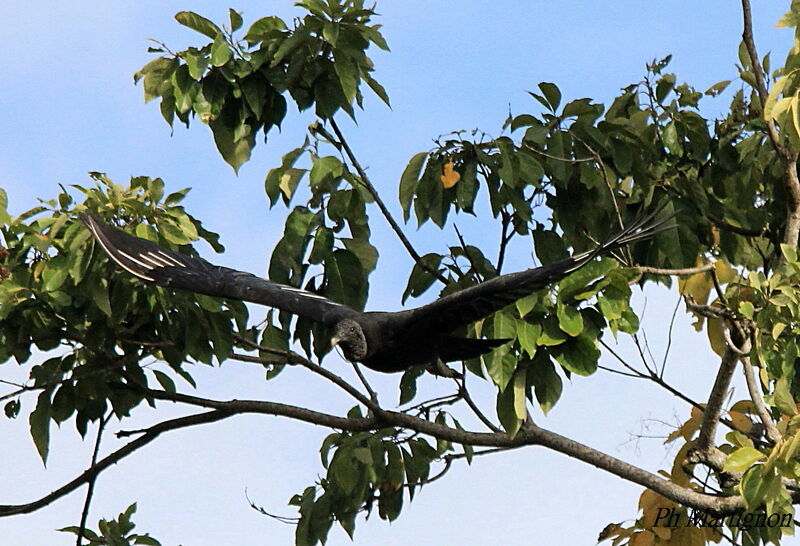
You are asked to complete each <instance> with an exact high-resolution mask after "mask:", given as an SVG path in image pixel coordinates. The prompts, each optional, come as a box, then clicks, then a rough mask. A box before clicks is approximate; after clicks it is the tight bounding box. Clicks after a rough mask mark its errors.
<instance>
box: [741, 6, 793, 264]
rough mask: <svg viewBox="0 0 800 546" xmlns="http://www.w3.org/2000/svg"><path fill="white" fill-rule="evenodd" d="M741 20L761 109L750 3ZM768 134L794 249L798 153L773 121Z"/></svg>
mask: <svg viewBox="0 0 800 546" xmlns="http://www.w3.org/2000/svg"><path fill="white" fill-rule="evenodd" d="M742 18H743V20H744V24H743V29H742V40H743V41H744V44H745V47H746V48H747V54H748V56H749V57H750V64H752V65H753V75H754V76H755V79H756V91H757V92H758V98H759V99H760V100H761V108H762V110H763V108H764V105H765V104H766V103H767V97H768V95H769V93H768V92H767V85H766V83H765V82H764V72H763V70H762V69H761V61H760V60H759V58H758V52H757V51H756V44H755V41H754V40H753V16H752V13H751V10H750V0H742ZM765 121H766V124H767V134H768V135H769V139H770V141H771V142H772V146H773V147H774V148H775V151H776V152H777V154H778V157H780V159H781V166H782V167H783V172H784V185H785V187H786V192H787V194H788V197H789V198H788V199H787V200H786V228H785V229H784V232H783V242H784V243H785V244H787V245H789V246H791V247H792V248H797V243H798V237H799V236H800V179H799V178H798V175H797V157H798V153H797V151H796V150H794V149H792V147H791V145H790V144H788V143H787V144H786V145H785V146H783V145H781V137H780V134H779V133H778V128H777V126H776V125H775V120H773V119H767V118H766V117H765ZM778 260H779V262H780V263H782V262H783V256H782V255H779V258H778Z"/></svg>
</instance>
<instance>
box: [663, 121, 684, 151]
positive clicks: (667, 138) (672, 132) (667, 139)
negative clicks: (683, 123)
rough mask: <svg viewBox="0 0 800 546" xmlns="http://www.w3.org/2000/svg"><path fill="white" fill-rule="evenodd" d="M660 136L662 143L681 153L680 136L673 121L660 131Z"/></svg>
mask: <svg viewBox="0 0 800 546" xmlns="http://www.w3.org/2000/svg"><path fill="white" fill-rule="evenodd" d="M661 138H662V139H664V144H665V145H666V147H667V149H668V150H669V151H670V152H671V153H673V154H675V155H682V154H683V146H682V145H681V141H680V137H679V136H678V129H677V127H676V125H675V122H672V121H671V122H669V123H668V124H667V126H666V127H664V130H663V131H662V133H661Z"/></svg>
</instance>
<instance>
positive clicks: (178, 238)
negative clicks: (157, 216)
mask: <svg viewBox="0 0 800 546" xmlns="http://www.w3.org/2000/svg"><path fill="white" fill-rule="evenodd" d="M158 232H159V233H160V234H161V236H162V237H164V239H166V240H167V241H169V242H170V243H172V244H174V245H185V244H189V243H191V242H192V240H191V238H189V236H188V235H187V234H186V233H184V231H183V230H182V229H181V228H180V227H178V226H176V225H175V224H173V223H172V222H167V221H164V222H161V223H159V224H158Z"/></svg>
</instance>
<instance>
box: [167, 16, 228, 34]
mask: <svg viewBox="0 0 800 546" xmlns="http://www.w3.org/2000/svg"><path fill="white" fill-rule="evenodd" d="M175 20H176V21H178V22H179V23H180V24H182V25H183V26H185V27H189V28H190V29H192V30H196V31H197V32H199V33H200V34H204V35H206V36H208V37H209V38H211V39H212V40H214V39H216V38H217V36H218V35H220V34H222V31H221V30H220V28H219V27H218V26H217V25H215V24H214V23H212V22H211V21H209V20H208V19H206V18H205V17H203V16H202V15H198V14H196V13H194V12H193V11H181V12H178V13H176V14H175Z"/></svg>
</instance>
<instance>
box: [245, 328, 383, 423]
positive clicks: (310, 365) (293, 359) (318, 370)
mask: <svg viewBox="0 0 800 546" xmlns="http://www.w3.org/2000/svg"><path fill="white" fill-rule="evenodd" d="M235 337H236V341H238V342H239V343H241V344H242V345H245V346H246V347H249V348H251V349H255V350H257V351H265V352H268V353H272V354H275V355H279V356H281V357H284V358H286V362H287V363H288V364H300V365H301V366H303V367H304V368H307V369H309V370H311V371H312V372H314V373H315V374H317V375H321V376H322V377H324V378H325V379H327V380H328V381H330V382H331V383H334V384H335V385H336V386H338V387H339V388H341V389H342V390H344V391H346V392H347V393H348V394H349V395H350V396H352V397H353V398H355V399H356V400H358V401H359V402H361V403H362V404H364V405H365V406H366V407H368V408H369V409H372V410H376V409H380V408H379V407H378V405H377V404H376V403H375V402H374V401H373V400H371V399H369V398H367V397H366V396H364V395H363V394H361V393H360V392H359V391H358V390H357V389H356V388H355V387H353V386H352V385H351V384H350V383H348V382H347V381H345V380H344V379H342V378H341V377H339V376H338V375H336V374H335V373H333V372H331V371H330V370H326V369H325V368H323V367H322V366H320V365H319V364H316V363H314V362H312V361H310V360H308V359H307V358H303V357H302V356H301V355H299V354H297V353H295V352H294V351H284V350H281V349H273V348H272V347H264V346H262V345H259V344H258V343H253V342H252V341H250V340H249V339H245V338H243V337H242V336H235ZM230 358H234V359H235V360H242V361H245V362H254V361H255V362H258V363H261V364H272V362H270V361H269V360H265V359H261V358H257V357H252V356H249V355H238V354H236V353H234V354H233V355H231V356H230ZM254 359H255V360H254Z"/></svg>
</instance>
